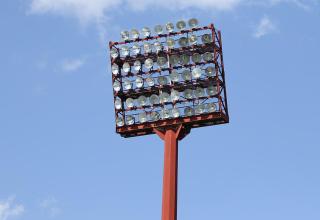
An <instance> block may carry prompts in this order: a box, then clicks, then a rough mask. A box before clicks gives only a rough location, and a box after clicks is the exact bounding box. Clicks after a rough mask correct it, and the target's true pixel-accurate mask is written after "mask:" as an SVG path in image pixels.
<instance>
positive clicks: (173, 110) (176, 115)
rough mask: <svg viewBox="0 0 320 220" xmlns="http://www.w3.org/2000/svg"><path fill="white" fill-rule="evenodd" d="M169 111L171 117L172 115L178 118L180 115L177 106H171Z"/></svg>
mask: <svg viewBox="0 0 320 220" xmlns="http://www.w3.org/2000/svg"><path fill="white" fill-rule="evenodd" d="M171 113H172V117H174V118H178V117H179V116H180V111H179V109H178V108H173V109H172V110H171Z"/></svg>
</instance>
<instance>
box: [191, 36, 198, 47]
mask: <svg viewBox="0 0 320 220" xmlns="http://www.w3.org/2000/svg"><path fill="white" fill-rule="evenodd" d="M197 41H198V37H197V35H195V34H193V35H191V36H190V37H189V43H190V44H191V45H196V44H197Z"/></svg>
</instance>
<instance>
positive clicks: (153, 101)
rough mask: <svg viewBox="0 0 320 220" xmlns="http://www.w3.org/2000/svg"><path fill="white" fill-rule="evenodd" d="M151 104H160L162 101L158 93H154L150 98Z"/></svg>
mask: <svg viewBox="0 0 320 220" xmlns="http://www.w3.org/2000/svg"><path fill="white" fill-rule="evenodd" d="M149 101H150V104H151V105H158V104H159V102H160V99H159V96H157V95H156V94H152V95H151V96H150V98H149Z"/></svg>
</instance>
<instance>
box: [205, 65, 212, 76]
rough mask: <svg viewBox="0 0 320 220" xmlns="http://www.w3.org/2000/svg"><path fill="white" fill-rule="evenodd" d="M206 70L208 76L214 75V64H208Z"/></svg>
mask: <svg viewBox="0 0 320 220" xmlns="http://www.w3.org/2000/svg"><path fill="white" fill-rule="evenodd" d="M205 71H206V74H207V76H208V77H212V76H213V75H214V68H213V67H212V66H208V67H207V68H206V70H205Z"/></svg>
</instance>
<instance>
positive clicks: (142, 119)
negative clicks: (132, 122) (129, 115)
mask: <svg viewBox="0 0 320 220" xmlns="http://www.w3.org/2000/svg"><path fill="white" fill-rule="evenodd" d="M147 120H148V118H147V113H146V112H141V113H140V114H139V121H140V123H145V122H147Z"/></svg>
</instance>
